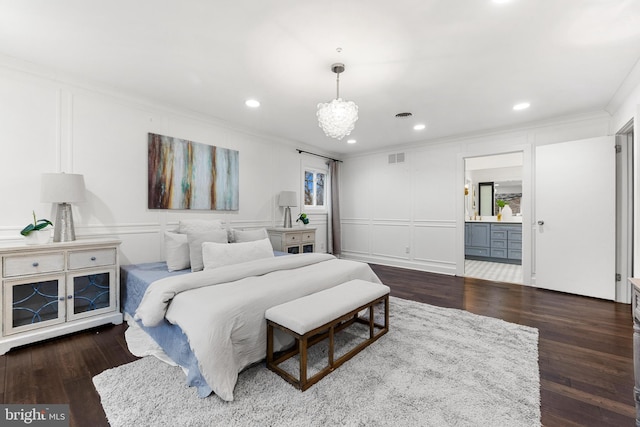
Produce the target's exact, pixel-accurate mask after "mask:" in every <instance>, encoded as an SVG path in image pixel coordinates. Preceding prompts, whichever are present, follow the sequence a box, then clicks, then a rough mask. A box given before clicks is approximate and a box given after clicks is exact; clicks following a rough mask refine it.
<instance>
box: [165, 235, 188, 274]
mask: <svg viewBox="0 0 640 427" xmlns="http://www.w3.org/2000/svg"><path fill="white" fill-rule="evenodd" d="M164 254H165V258H166V259H167V269H168V270H169V271H177V270H184V269H185V268H189V266H190V265H191V263H190V262H191V261H190V258H189V242H188V241H187V235H186V234H178V233H172V232H170V231H165V232H164Z"/></svg>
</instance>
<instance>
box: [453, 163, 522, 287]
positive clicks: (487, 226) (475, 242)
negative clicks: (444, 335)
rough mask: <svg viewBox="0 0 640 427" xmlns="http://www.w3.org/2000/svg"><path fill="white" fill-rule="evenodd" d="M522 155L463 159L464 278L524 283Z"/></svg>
mask: <svg viewBox="0 0 640 427" xmlns="http://www.w3.org/2000/svg"><path fill="white" fill-rule="evenodd" d="M523 157H524V156H523V153H522V152H515V153H505V154H495V155H487V156H478V157H466V158H465V159H464V169H465V218H464V228H465V233H464V234H465V238H464V239H465V243H464V276H465V277H473V278H479V279H485V280H492V281H501V282H509V283H518V284H523V268H522V234H523V233H522V210H521V201H522V199H523V185H522V182H523V163H524V160H523ZM503 209H504V217H503V215H502V212H503ZM507 209H508V211H510V214H509V215H508V216H507V214H506V213H507V212H508V211H507Z"/></svg>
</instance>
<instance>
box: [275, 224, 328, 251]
mask: <svg viewBox="0 0 640 427" xmlns="http://www.w3.org/2000/svg"><path fill="white" fill-rule="evenodd" d="M267 233H268V234H269V240H271V246H273V250H274V251H280V252H286V253H290V254H302V253H307V252H315V247H316V229H315V228H311V227H300V228H299V227H295V228H283V227H275V228H267Z"/></svg>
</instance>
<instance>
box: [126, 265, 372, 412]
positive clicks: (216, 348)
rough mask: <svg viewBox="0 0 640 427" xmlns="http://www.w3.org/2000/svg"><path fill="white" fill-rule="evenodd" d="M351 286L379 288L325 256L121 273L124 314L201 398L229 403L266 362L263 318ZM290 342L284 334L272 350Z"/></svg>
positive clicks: (366, 272) (358, 269)
mask: <svg viewBox="0 0 640 427" xmlns="http://www.w3.org/2000/svg"><path fill="white" fill-rule="evenodd" d="M352 279H363V280H367V281H372V282H376V283H380V280H379V279H378V277H377V276H376V275H375V273H374V272H373V271H372V270H371V268H370V267H369V266H368V265H367V264H364V263H360V262H355V261H348V260H340V259H337V258H335V257H333V256H332V255H328V254H317V253H311V254H300V255H291V256H283V257H270V258H263V259H257V260H253V261H247V262H243V263H239V264H234V265H225V266H221V267H218V268H215V269H209V270H204V271H199V272H193V273H192V272H190V271H189V270H181V271H173V272H168V271H167V268H166V264H165V263H150V264H137V265H129V266H123V267H122V282H123V289H122V295H123V309H124V311H125V313H126V314H127V315H128V316H127V317H128V318H129V319H130V325H132V326H138V327H140V328H141V329H142V330H144V331H145V332H146V334H148V335H149V336H150V337H151V338H153V340H154V341H155V342H156V343H157V344H158V345H159V346H160V347H161V348H162V349H163V350H164V352H165V353H166V354H167V356H168V357H169V358H170V359H171V360H172V361H173V362H175V363H176V364H177V365H179V366H181V367H182V368H183V370H184V371H185V373H186V374H187V384H188V385H189V386H194V387H196V388H197V391H198V395H199V396H201V397H205V396H208V395H210V394H211V393H212V392H213V393H215V394H216V395H217V396H219V397H220V398H221V399H223V400H226V401H231V400H233V389H234V387H235V384H236V381H237V378H238V373H239V372H241V371H242V370H243V369H245V368H246V367H248V366H250V365H251V364H254V363H256V362H259V361H261V360H263V359H264V358H265V355H266V327H265V320H264V312H265V311H266V310H267V309H268V308H270V307H272V306H275V305H278V304H281V303H283V302H286V301H290V300H293V299H296V298H299V297H302V296H305V295H309V294H311V293H315V292H318V291H320V290H323V289H327V288H330V287H333V286H336V285H338V284H340V283H344V282H346V281H349V280H352ZM290 343H291V341H290V338H289V337H286V336H285V335H281V336H279V337H277V338H276V343H275V345H276V348H277V349H281V348H284V347H285V346H287V345H289V344H290Z"/></svg>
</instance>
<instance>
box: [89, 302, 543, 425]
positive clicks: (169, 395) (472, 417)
mask: <svg viewBox="0 0 640 427" xmlns="http://www.w3.org/2000/svg"><path fill="white" fill-rule="evenodd" d="M390 325H391V328H390V331H389V333H388V334H386V335H385V336H383V337H382V338H380V339H379V340H378V341H376V342H375V343H373V344H372V345H371V346H369V347H368V348H366V349H365V350H363V351H362V352H361V353H359V354H357V355H356V356H355V357H354V358H353V359H351V360H350V361H348V362H347V363H345V364H344V365H342V366H341V367H340V368H338V369H337V370H336V371H334V372H332V373H331V374H329V375H328V376H327V377H325V378H324V379H322V380H321V381H320V382H318V383H317V384H315V385H314V386H313V387H311V388H310V389H309V390H307V391H305V392H300V391H299V390H297V389H295V388H294V387H293V386H291V385H290V384H289V383H287V382H285V381H284V380H283V379H282V378H281V377H279V376H278V375H276V374H275V373H273V372H271V371H269V370H268V369H267V368H266V367H265V365H264V363H260V364H257V365H255V366H253V367H251V368H249V369H247V370H245V371H244V372H242V373H241V374H240V376H239V378H238V383H237V385H236V388H235V391H234V401H233V402H224V401H222V400H221V399H219V398H218V397H217V396H215V395H211V396H209V397H207V398H205V399H200V398H198V397H197V394H196V391H195V390H194V389H191V388H189V387H187V386H186V385H185V376H184V374H183V372H182V370H181V369H180V368H178V367H172V366H169V365H167V364H165V363H163V362H160V361H158V360H157V359H156V358H154V357H145V358H143V359H140V360H137V361H135V362H133V363H129V364H126V365H122V366H119V367H117V368H113V369H109V370H107V371H105V372H103V373H101V374H99V375H97V376H96V377H94V378H93V382H94V385H95V387H96V389H97V390H98V393H99V394H100V397H101V401H102V406H103V407H104V410H105V413H106V414H107V418H108V420H109V423H110V424H111V426H112V427H120V426H161V425H166V426H169V425H171V426H391V425H393V426H439V427H440V426H492V427H498V426H509V427H515V426H540V381H539V373H538V372H539V371H538V330H537V329H533V328H529V327H526V326H520V325H516V324H513V323H508V322H504V321H502V320H499V319H493V318H490V317H484V316H478V315H474V314H471V313H468V312H465V311H462V310H454V309H446V308H440V307H434V306H431V305H427V304H421V303H417V302H413V301H408V300H403V299H399V298H393V297H391V299H390ZM358 334H359V331H357V330H349V329H348V330H346V331H344V332H342V333H340V334H338V336H341V335H342V336H341V341H340V343H338V342H337V343H336V345H337V346H342V345H343V344H345V342H346V343H347V344H348V345H352V342H354V341H357V340H358V339H359V337H358ZM336 339H337V338H336ZM314 352H315V353H313V354H311V355H310V365H312V368H313V367H314V366H316V365H318V366H319V364H321V363H326V347H323V346H322V345H321V344H318V346H315V347H314ZM320 367H321V366H320ZM315 369H319V368H318V367H316V368H313V370H315Z"/></svg>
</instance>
